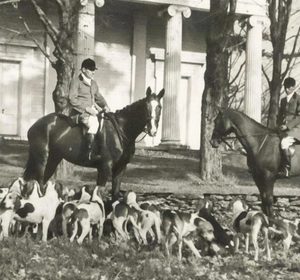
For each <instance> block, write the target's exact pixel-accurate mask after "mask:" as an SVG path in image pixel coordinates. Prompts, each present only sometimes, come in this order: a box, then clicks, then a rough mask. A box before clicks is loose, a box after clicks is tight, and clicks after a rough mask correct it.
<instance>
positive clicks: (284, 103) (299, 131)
mask: <svg viewBox="0 0 300 280" xmlns="http://www.w3.org/2000/svg"><path fill="white" fill-rule="evenodd" d="M283 85H284V89H285V92H286V97H284V98H283V99H281V102H280V108H279V113H278V117H277V124H278V126H279V129H280V130H281V131H282V133H283V138H282V140H281V148H282V151H283V153H284V155H285V157H286V163H285V170H284V173H285V174H284V176H285V177H289V176H290V172H291V156H292V154H291V149H290V146H291V145H292V144H293V143H294V142H295V141H296V140H297V141H299V140H300V95H298V94H297V93H296V92H295V86H296V81H295V79H293V78H291V77H289V78H286V79H285V80H284V83H283Z"/></svg>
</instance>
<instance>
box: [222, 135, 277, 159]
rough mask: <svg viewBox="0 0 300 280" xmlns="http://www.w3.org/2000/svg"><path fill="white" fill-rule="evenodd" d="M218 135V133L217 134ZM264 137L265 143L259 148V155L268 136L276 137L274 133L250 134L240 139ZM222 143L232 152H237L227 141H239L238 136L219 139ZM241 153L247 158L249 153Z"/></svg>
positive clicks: (263, 142)
mask: <svg viewBox="0 0 300 280" xmlns="http://www.w3.org/2000/svg"><path fill="white" fill-rule="evenodd" d="M217 134H218V133H217ZM262 135H264V139H263V141H262V142H261V144H260V146H259V148H258V151H257V153H259V152H260V151H261V149H262V147H263V146H264V144H265V143H266V140H267V138H268V136H272V135H276V134H272V133H258V134H249V135H241V136H239V138H247V137H258V136H262ZM219 139H220V141H221V142H223V143H224V144H225V145H226V146H228V147H229V148H230V150H231V151H236V150H235V149H234V148H233V147H232V145H231V144H230V143H229V142H228V141H226V140H231V139H238V137H237V136H228V137H219ZM238 152H239V153H241V154H242V155H244V156H247V153H245V152H242V151H238Z"/></svg>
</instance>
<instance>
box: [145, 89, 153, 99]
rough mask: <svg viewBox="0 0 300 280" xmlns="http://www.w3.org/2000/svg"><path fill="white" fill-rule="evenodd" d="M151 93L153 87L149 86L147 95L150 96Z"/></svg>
mask: <svg viewBox="0 0 300 280" xmlns="http://www.w3.org/2000/svg"><path fill="white" fill-rule="evenodd" d="M151 93H152V90H151V87H148V88H147V91H146V96H147V97H148V96H149V95H151Z"/></svg>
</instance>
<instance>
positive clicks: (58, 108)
mask: <svg viewBox="0 0 300 280" xmlns="http://www.w3.org/2000/svg"><path fill="white" fill-rule="evenodd" d="M68 60H69V61H67V63H63V64H56V66H55V69H56V71H57V84H56V88H55V90H54V91H53V95H52V97H53V101H54V105H55V112H56V113H62V114H65V115H68V114H69V111H70V107H69V102H68V95H69V85H70V83H71V80H72V78H73V73H74V68H75V66H74V62H75V60H76V58H74V57H73V56H68ZM73 174H74V165H73V164H72V163H69V162H67V161H66V160H62V161H61V163H60V164H59V165H58V167H57V169H56V171H55V174H54V177H55V179H57V180H67V179H68V178H70V177H72V175H73Z"/></svg>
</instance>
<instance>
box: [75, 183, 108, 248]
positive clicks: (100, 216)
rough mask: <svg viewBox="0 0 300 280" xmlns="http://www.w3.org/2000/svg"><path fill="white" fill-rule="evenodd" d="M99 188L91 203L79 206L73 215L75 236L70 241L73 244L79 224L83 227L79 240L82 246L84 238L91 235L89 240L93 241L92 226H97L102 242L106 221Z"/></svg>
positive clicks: (94, 193)
mask: <svg viewBox="0 0 300 280" xmlns="http://www.w3.org/2000/svg"><path fill="white" fill-rule="evenodd" d="M98 188H99V187H98V186H96V188H95V189H94V192H93V194H92V197H91V200H90V202H86V203H81V204H79V205H77V207H76V209H75V211H74V213H73V214H72V217H71V219H72V223H73V224H74V230H73V235H72V236H71V238H70V241H71V242H73V241H74V239H75V237H76V235H77V231H78V223H79V224H80V225H81V227H82V232H81V235H80V237H79V238H78V239H77V242H78V243H79V244H82V242H83V240H84V238H85V237H86V236H87V235H88V234H89V240H90V242H91V240H92V228H91V225H97V227H98V229H99V234H98V240H99V241H100V239H101V237H102V234H103V224H104V220H105V210H104V203H103V201H102V198H101V197H100V196H99V194H98Z"/></svg>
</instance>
